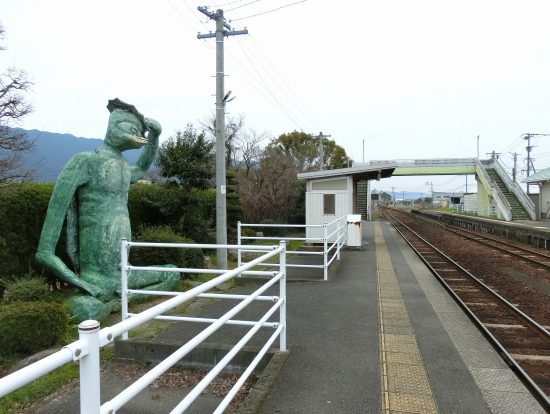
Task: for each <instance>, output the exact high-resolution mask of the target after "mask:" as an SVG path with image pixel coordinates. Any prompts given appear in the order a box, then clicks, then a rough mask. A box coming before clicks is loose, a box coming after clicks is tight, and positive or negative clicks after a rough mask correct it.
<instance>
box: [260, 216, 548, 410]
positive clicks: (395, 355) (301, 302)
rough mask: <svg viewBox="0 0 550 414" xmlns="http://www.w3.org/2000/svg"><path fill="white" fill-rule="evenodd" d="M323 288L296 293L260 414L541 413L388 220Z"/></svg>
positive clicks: (372, 229) (367, 232)
mask: <svg viewBox="0 0 550 414" xmlns="http://www.w3.org/2000/svg"><path fill="white" fill-rule="evenodd" d="M363 232H364V246H363V249H362V250H361V251H347V252H345V254H344V255H343V257H342V260H341V262H340V264H339V267H338V268H337V269H336V272H334V273H333V274H331V276H330V280H329V281H328V282H325V283H319V284H315V286H313V284H311V283H310V284H308V285H307V286H290V288H289V292H288V293H289V298H288V302H289V303H288V317H289V320H288V343H289V348H290V349H291V353H290V357H289V361H288V363H287V366H286V367H285V369H284V371H283V373H282V376H281V377H280V379H279V381H278V384H277V386H276V387H275V388H274V390H273V392H272V393H271V395H270V396H269V398H268V399H267V401H266V402H265V403H264V405H263V411H262V412H264V413H273V412H281V413H380V412H381V413H384V414H389V413H444V414H447V413H476V414H477V413H499V414H500V413H543V412H544V410H543V409H542V408H541V407H540V406H539V404H538V403H537V402H536V401H535V400H534V398H533V397H532V396H531V395H530V394H529V392H528V391H527V390H526V389H525V387H524V386H523V384H522V383H521V382H520V381H519V380H518V379H517V378H516V376H515V375H514V374H513V372H512V371H511V370H510V369H509V368H508V366H507V365H506V364H505V363H504V361H503V360H502V359H501V358H500V357H499V356H498V354H497V353H496V352H495V351H494V350H493V348H492V347H491V345H490V344H489V343H488V342H487V341H486V340H485V338H484V337H483V335H482V334H481V333H480V332H479V331H478V330H477V328H476V327H475V326H474V325H473V323H472V322H471V321H470V320H469V319H468V317H467V316H466V315H465V314H464V313H463V311H462V310H461V309H460V308H459V307H458V305H456V304H455V302H454V301H453V300H452V299H451V298H450V297H449V296H448V294H447V292H446V291H445V290H444V289H443V288H442V287H441V285H440V284H439V283H438V282H437V281H436V279H435V278H434V277H433V276H432V274H431V273H430V272H429V271H428V270H427V269H426V267H425V266H424V264H423V263H422V262H421V261H420V260H419V259H418V257H417V256H416V255H415V254H414V253H413V252H412V250H411V249H410V248H409V246H408V245H407V244H406V243H405V242H404V241H403V239H402V238H401V236H400V235H399V234H398V233H397V232H396V231H395V230H394V229H393V227H391V225H389V223H387V222H384V221H380V222H363Z"/></svg>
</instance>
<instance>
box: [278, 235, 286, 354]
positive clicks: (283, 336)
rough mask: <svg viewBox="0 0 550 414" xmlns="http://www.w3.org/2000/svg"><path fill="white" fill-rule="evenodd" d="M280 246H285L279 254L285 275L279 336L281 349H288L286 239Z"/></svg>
mask: <svg viewBox="0 0 550 414" xmlns="http://www.w3.org/2000/svg"><path fill="white" fill-rule="evenodd" d="M279 246H281V247H282V248H283V250H282V251H281V253H280V254H279V272H281V273H282V274H283V275H282V277H281V279H280V280H279V297H280V298H281V300H282V301H283V303H282V304H281V307H280V308H279V324H282V326H283V329H282V330H281V335H280V336H279V349H280V350H281V351H282V352H284V351H286V241H285V240H281V241H280V242H279Z"/></svg>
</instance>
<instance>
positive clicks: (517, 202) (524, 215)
mask: <svg viewBox="0 0 550 414" xmlns="http://www.w3.org/2000/svg"><path fill="white" fill-rule="evenodd" d="M368 164H369V165H371V166H381V167H382V166H384V165H387V166H392V167H394V168H395V170H394V172H393V174H392V175H393V176H422V175H475V177H476V181H477V188H478V191H477V212H478V215H487V216H491V215H492V216H496V218H499V219H502V220H506V221H511V220H536V211H535V205H534V203H533V202H532V201H531V199H530V198H529V196H528V195H527V194H526V193H525V191H523V189H522V188H521V186H520V185H519V184H518V183H517V182H516V181H513V180H512V179H511V178H510V177H509V176H508V174H507V172H506V171H505V170H504V168H503V166H502V164H500V162H499V161H498V159H496V158H491V159H488V160H480V159H478V158H435V159H417V160H412V159H411V160H379V161H370V162H369V163H368ZM483 212H485V214H482V213H483ZM490 212H491V213H490Z"/></svg>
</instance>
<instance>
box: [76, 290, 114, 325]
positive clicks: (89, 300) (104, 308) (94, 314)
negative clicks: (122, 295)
mask: <svg viewBox="0 0 550 414" xmlns="http://www.w3.org/2000/svg"><path fill="white" fill-rule="evenodd" d="M69 308H70V311H71V314H72V315H73V317H74V318H75V319H76V322H82V321H85V320H88V319H93V320H96V321H99V320H101V319H103V318H105V317H106V316H108V315H109V314H111V313H112V312H114V311H116V310H118V309H120V301H119V300H117V299H113V300H111V301H109V302H106V303H103V302H101V301H100V300H98V299H96V298H94V297H93V296H72V297H71V298H69Z"/></svg>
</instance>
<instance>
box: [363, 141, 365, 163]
mask: <svg viewBox="0 0 550 414" xmlns="http://www.w3.org/2000/svg"><path fill="white" fill-rule="evenodd" d="M364 163H365V138H363V164H364Z"/></svg>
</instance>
